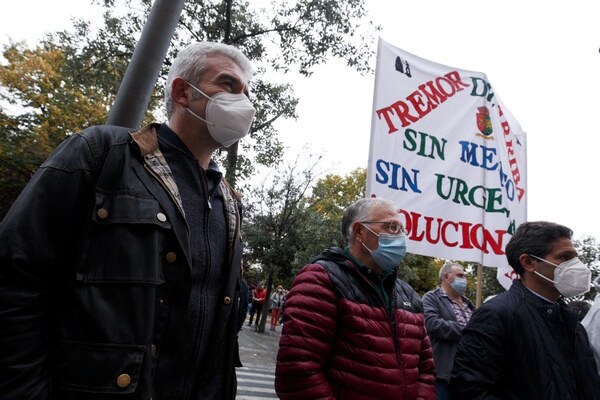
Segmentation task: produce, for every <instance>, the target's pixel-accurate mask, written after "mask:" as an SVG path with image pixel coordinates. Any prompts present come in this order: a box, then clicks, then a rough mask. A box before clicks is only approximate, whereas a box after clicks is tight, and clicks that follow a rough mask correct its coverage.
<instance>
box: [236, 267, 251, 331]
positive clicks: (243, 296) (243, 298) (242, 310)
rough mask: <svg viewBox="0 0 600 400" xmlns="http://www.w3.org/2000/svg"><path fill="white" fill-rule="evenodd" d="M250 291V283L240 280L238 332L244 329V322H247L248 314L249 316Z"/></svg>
mask: <svg viewBox="0 0 600 400" xmlns="http://www.w3.org/2000/svg"><path fill="white" fill-rule="evenodd" d="M249 292H250V289H249V288H248V283H247V282H246V280H245V279H244V278H242V279H241V280H240V295H239V304H238V307H239V312H238V331H240V330H241V329H242V327H243V326H244V321H245V320H246V314H248V293H249Z"/></svg>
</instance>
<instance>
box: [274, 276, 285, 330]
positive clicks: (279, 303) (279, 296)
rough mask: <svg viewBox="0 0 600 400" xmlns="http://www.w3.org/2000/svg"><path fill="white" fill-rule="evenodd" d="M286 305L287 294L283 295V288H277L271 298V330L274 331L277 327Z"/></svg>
mask: <svg viewBox="0 0 600 400" xmlns="http://www.w3.org/2000/svg"><path fill="white" fill-rule="evenodd" d="M284 303H285V294H284V293H283V286H281V285H279V286H277V290H275V293H273V295H272V296H271V330H272V331H274V330H275V327H276V326H277V325H278V323H279V314H280V313H281V310H283V304H284Z"/></svg>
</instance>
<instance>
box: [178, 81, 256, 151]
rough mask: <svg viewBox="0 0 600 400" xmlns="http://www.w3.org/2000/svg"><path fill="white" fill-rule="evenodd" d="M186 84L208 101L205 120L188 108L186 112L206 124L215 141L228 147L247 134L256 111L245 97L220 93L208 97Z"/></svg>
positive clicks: (239, 94)
mask: <svg viewBox="0 0 600 400" xmlns="http://www.w3.org/2000/svg"><path fill="white" fill-rule="evenodd" d="M187 84H188V85H190V87H191V88H192V89H194V90H195V91H197V92H198V93H200V94H201V95H202V96H204V97H206V98H207V99H208V104H207V105H206V119H204V118H202V117H201V116H199V115H198V114H196V113H194V112H193V111H192V110H190V109H189V108H187V110H188V112H189V113H190V114H192V115H193V116H194V117H196V118H198V119H199V120H200V121H203V122H205V123H206V125H207V126H208V132H209V133H210V136H212V138H213V139H214V140H215V141H217V142H218V143H220V144H222V145H223V146H225V147H229V146H231V145H232V144H234V143H235V142H237V141H238V140H240V139H242V138H243V137H244V136H246V135H247V134H248V132H249V131H250V126H251V125H252V120H253V119H254V114H255V113H256V110H255V109H254V107H253V106H252V103H250V100H248V97H246V95H244V94H241V93H237V94H234V93H227V92H220V93H217V94H215V95H214V96H213V97H209V96H208V95H207V94H206V93H204V92H203V91H202V90H200V89H198V88H197V87H196V86H194V85H192V84H191V83H189V82H187Z"/></svg>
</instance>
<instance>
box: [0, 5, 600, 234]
mask: <svg viewBox="0 0 600 400" xmlns="http://www.w3.org/2000/svg"><path fill="white" fill-rule="evenodd" d="M365 2H366V6H367V9H368V11H369V18H370V19H372V20H373V21H374V22H375V23H376V24H379V25H381V27H382V30H381V31H380V32H378V33H376V37H375V39H374V40H373V44H372V46H373V47H372V48H373V50H375V49H376V46H377V36H381V38H382V39H384V40H385V41H387V42H389V43H390V44H392V45H394V46H396V47H399V48H401V49H403V50H405V51H408V52H410V53H412V54H415V55H417V56H419V57H422V58H425V59H428V60H430V61H433V62H437V63H440V64H445V65H448V66H452V67H456V68H460V69H465V70H471V71H479V72H483V73H485V74H486V75H487V77H488V80H489V82H490V83H491V84H492V86H493V87H494V92H495V93H496V95H497V96H499V97H500V99H502V101H503V103H504V104H505V106H506V107H507V108H508V109H509V110H510V112H511V113H512V114H513V116H514V117H515V118H516V120H517V121H518V122H519V124H520V125H521V128H522V129H523V131H525V132H526V133H527V147H528V154H527V176H528V191H529V203H528V218H527V219H528V220H548V221H553V222H558V223H562V224H564V225H567V226H569V227H570V228H572V229H573V230H574V232H575V235H574V236H575V238H581V237H583V236H584V235H590V236H593V237H595V238H598V239H600V224H599V222H600V221H599V220H600V218H598V213H597V204H598V203H597V200H596V196H597V195H598V181H599V176H598V170H599V168H598V161H599V160H600V150H599V149H600V132H599V130H600V129H599V127H598V126H599V125H598V124H597V122H596V119H595V118H596V116H598V115H599V114H600V113H599V111H600V108H599V107H598V106H599V104H598V102H599V100H598V99H599V96H598V95H597V94H598V93H600V52H599V48H600V24H598V22H597V16H598V12H597V11H598V9H597V7H596V6H595V5H594V3H595V2H592V1H580V0H575V1H571V2H564V1H556V0H547V1H541V0H531V1H523V0H518V1H517V0H504V1H495V2H494V1H481V0H453V1H448V0H418V1H414V0H413V1H402V0H394V1H390V0H365ZM88 3H89V2H88V1H86V0H54V1H48V0H19V1H16V2H5V4H3V5H2V12H1V13H0V43H6V42H7V41H8V39H9V38H11V39H13V40H24V39H26V40H28V41H29V42H30V43H35V40H37V39H39V38H41V37H42V35H43V33H44V32H52V31H56V30H59V29H66V28H69V27H70V22H69V20H70V18H71V17H73V16H77V17H85V18H88V19H98V18H99V17H100V12H101V11H99V8H97V7H92V6H90V5H89V4H88ZM251 3H252V2H251ZM372 66H373V67H374V66H375V59H374V57H373V62H372ZM289 79H290V80H291V83H292V84H294V86H295V92H296V95H297V96H298V97H299V98H300V104H299V107H298V110H297V111H298V116H299V118H298V120H296V121H282V122H280V123H278V125H277V127H278V128H279V130H280V132H281V139H282V140H283V141H284V142H285V143H286V144H287V145H288V146H289V147H290V149H292V151H293V150H295V151H298V149H300V148H303V146H304V145H308V146H309V150H305V151H310V152H313V153H323V154H324V161H323V162H324V163H325V164H324V166H325V168H327V169H329V170H331V171H332V172H334V173H339V174H342V175H343V174H346V173H348V172H350V171H351V170H353V169H355V168H358V167H366V166H367V161H368V150H369V138H370V129H371V115H372V102H373V83H374V76H373V75H372V74H369V75H364V76H363V75H360V74H359V73H357V72H355V71H353V70H352V69H350V68H349V67H347V66H346V65H345V63H344V62H343V61H340V60H331V61H328V62H327V63H326V64H324V65H321V66H319V67H318V68H317V69H316V70H315V73H314V74H313V76H312V77H310V78H308V79H307V78H300V77H297V76H295V75H290V76H289Z"/></svg>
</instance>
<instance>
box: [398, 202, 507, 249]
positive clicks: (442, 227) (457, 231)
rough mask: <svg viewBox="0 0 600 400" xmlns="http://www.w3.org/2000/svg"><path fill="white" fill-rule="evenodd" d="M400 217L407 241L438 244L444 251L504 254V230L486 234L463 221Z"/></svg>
mask: <svg viewBox="0 0 600 400" xmlns="http://www.w3.org/2000/svg"><path fill="white" fill-rule="evenodd" d="M398 213H399V214H400V215H401V216H403V217H404V227H405V228H406V230H407V231H408V238H409V239H410V240H414V241H417V242H426V243H429V244H432V245H436V244H438V243H439V241H440V240H441V241H442V243H443V244H444V245H445V246H447V247H459V248H461V249H473V248H475V249H478V250H481V251H482V252H484V253H486V254H489V253H490V252H491V253H493V254H497V255H503V254H504V250H503V249H504V245H503V244H504V237H505V235H506V233H507V232H506V230H502V229H496V230H494V231H490V230H488V229H486V228H485V227H484V226H483V225H482V224H473V223H471V222H464V221H459V222H456V221H446V220H444V219H442V218H435V217H430V216H424V215H422V214H419V213H417V212H414V211H407V210H403V209H399V210H398Z"/></svg>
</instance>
